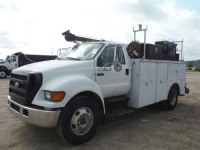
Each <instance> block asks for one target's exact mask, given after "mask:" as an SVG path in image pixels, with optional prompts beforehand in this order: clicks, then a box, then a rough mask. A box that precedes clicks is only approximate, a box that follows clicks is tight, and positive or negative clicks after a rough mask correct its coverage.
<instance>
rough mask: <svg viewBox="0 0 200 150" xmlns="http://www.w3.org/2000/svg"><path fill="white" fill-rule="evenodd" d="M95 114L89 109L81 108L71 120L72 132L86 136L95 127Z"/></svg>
mask: <svg viewBox="0 0 200 150" xmlns="http://www.w3.org/2000/svg"><path fill="white" fill-rule="evenodd" d="M93 120H94V117H93V112H92V111H91V109H89V108H88V107H81V108H79V109H77V110H76V111H75V113H74V114H73V115H72V119H71V130H72V132H73V133H74V134H76V135H84V134H86V133H87V132H88V131H89V130H90V129H91V127H92V125H93Z"/></svg>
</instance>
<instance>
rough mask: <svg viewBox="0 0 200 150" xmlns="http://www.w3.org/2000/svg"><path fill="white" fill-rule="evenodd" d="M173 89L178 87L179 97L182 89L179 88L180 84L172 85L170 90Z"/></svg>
mask: <svg viewBox="0 0 200 150" xmlns="http://www.w3.org/2000/svg"><path fill="white" fill-rule="evenodd" d="M173 87H176V88H177V89H178V95H180V87H179V85H178V83H174V84H172V86H171V88H170V90H171V89H172V88H173Z"/></svg>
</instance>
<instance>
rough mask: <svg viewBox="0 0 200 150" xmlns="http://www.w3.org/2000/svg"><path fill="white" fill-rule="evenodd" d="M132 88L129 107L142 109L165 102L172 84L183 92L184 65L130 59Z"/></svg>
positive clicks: (180, 63)
mask: <svg viewBox="0 0 200 150" xmlns="http://www.w3.org/2000/svg"><path fill="white" fill-rule="evenodd" d="M131 62H132V84H131V85H132V87H131V90H130V100H129V104H128V105H129V106H130V107H134V108H140V107H144V106H147V105H150V104H153V103H156V102H159V101H162V100H166V99H167V97H168V93H169V90H170V88H171V86H172V85H173V84H174V83H177V84H178V85H179V87H180V95H183V94H184V90H185V80H186V77H185V69H186V68H185V63H184V62H172V61H161V60H143V59H132V60H131Z"/></svg>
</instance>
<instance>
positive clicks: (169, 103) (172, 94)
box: [162, 86, 178, 110]
mask: <svg viewBox="0 0 200 150" xmlns="http://www.w3.org/2000/svg"><path fill="white" fill-rule="evenodd" d="M177 101H178V88H177V87H176V86H173V87H172V88H171V89H170V91H169V94H168V99H167V100H165V101H163V102H162V106H163V108H164V109H165V110H173V109H174V108H175V107H176V104H177Z"/></svg>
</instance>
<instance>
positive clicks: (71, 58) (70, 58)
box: [65, 57, 80, 60]
mask: <svg viewBox="0 0 200 150" xmlns="http://www.w3.org/2000/svg"><path fill="white" fill-rule="evenodd" d="M65 59H69V60H80V59H79V58H73V57H65Z"/></svg>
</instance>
